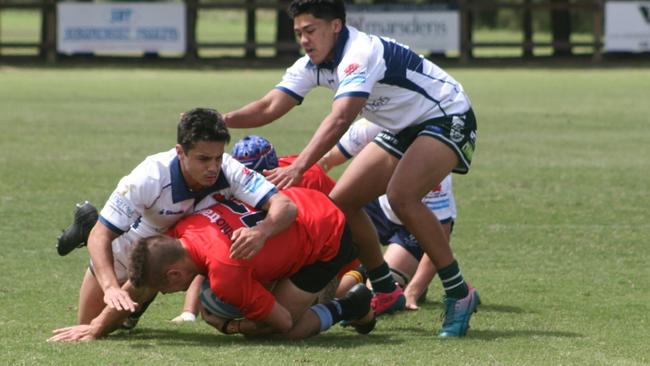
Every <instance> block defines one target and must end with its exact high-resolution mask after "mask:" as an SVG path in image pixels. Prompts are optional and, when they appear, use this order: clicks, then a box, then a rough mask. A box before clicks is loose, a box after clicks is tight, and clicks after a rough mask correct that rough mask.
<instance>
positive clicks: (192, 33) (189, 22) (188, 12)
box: [184, 0, 199, 61]
mask: <svg viewBox="0 0 650 366" xmlns="http://www.w3.org/2000/svg"><path fill="white" fill-rule="evenodd" d="M198 11H199V10H198V0H185V23H186V24H185V47H186V48H185V57H184V58H185V60H186V61H196V60H197V59H198V58H199V51H198V47H197V45H196V22H197V18H198Z"/></svg>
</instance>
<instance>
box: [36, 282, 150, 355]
mask: <svg viewBox="0 0 650 366" xmlns="http://www.w3.org/2000/svg"><path fill="white" fill-rule="evenodd" d="M122 290H123V291H124V292H126V293H127V294H129V296H130V297H132V298H133V299H135V300H136V301H138V302H139V303H141V304H142V303H145V302H146V301H147V300H150V299H152V298H153V296H154V295H155V294H156V293H157V292H158V291H157V290H156V289H152V288H140V289H138V288H135V287H133V285H131V282H129V281H127V282H126V283H125V284H124V286H122ZM129 313H130V312H129V311H128V310H117V309H115V308H113V307H110V306H106V307H104V310H103V311H102V312H101V313H100V314H99V315H98V316H97V317H96V318H95V319H93V320H92V321H91V322H90V324H81V325H75V326H71V327H65V328H59V329H55V330H53V331H52V333H54V335H53V336H52V337H50V338H49V339H48V340H47V341H48V342H77V341H90V340H94V339H98V338H101V337H104V336H106V335H108V334H110V333H111V332H113V331H114V330H116V329H117V328H118V327H119V326H120V324H122V322H123V321H124V319H126V317H127V316H128V315H129Z"/></svg>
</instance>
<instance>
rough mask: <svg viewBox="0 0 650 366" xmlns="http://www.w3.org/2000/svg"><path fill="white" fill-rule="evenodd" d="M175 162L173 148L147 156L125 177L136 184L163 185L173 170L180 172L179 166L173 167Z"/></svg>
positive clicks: (175, 157) (175, 154)
mask: <svg viewBox="0 0 650 366" xmlns="http://www.w3.org/2000/svg"><path fill="white" fill-rule="evenodd" d="M177 161H178V158H177V153H176V149H174V148H172V149H170V150H168V151H164V152H160V153H157V154H153V155H149V156H147V157H146V158H145V159H144V160H143V161H142V162H141V163H140V164H138V166H136V167H135V168H134V169H133V170H132V171H131V173H130V174H129V175H128V176H127V177H128V179H129V181H131V182H132V183H133V182H135V183H136V184H138V183H139V184H147V185H152V184H153V185H165V184H167V183H168V182H169V180H170V179H171V175H172V174H173V173H174V170H175V168H176V169H177V170H179V171H180V166H177V167H174V166H173V165H174V164H175V163H177Z"/></svg>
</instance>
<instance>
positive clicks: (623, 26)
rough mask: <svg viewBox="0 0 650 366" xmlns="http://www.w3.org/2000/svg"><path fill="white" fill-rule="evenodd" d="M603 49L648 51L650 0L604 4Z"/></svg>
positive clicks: (612, 50)
mask: <svg viewBox="0 0 650 366" xmlns="http://www.w3.org/2000/svg"><path fill="white" fill-rule="evenodd" d="M605 51H606V52H649V51H650V1H620V2H619V1H616V2H614V1H610V2H607V3H606V4H605Z"/></svg>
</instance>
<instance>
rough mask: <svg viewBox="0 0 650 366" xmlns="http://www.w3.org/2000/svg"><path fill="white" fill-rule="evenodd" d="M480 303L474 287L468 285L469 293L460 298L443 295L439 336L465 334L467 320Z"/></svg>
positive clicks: (467, 326)
mask: <svg viewBox="0 0 650 366" xmlns="http://www.w3.org/2000/svg"><path fill="white" fill-rule="evenodd" d="M480 303H481V298H480V297H479V295H478V291H476V289H474V288H472V287H470V288H469V293H468V294H467V296H465V297H464V298H462V299H454V298H451V297H445V300H444V306H445V313H444V315H443V321H442V330H441V331H440V333H439V334H438V335H439V336H440V337H462V336H464V335H465V334H467V329H469V320H470V318H471V317H472V314H473V313H475V312H476V308H477V307H478V305H479V304H480Z"/></svg>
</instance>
